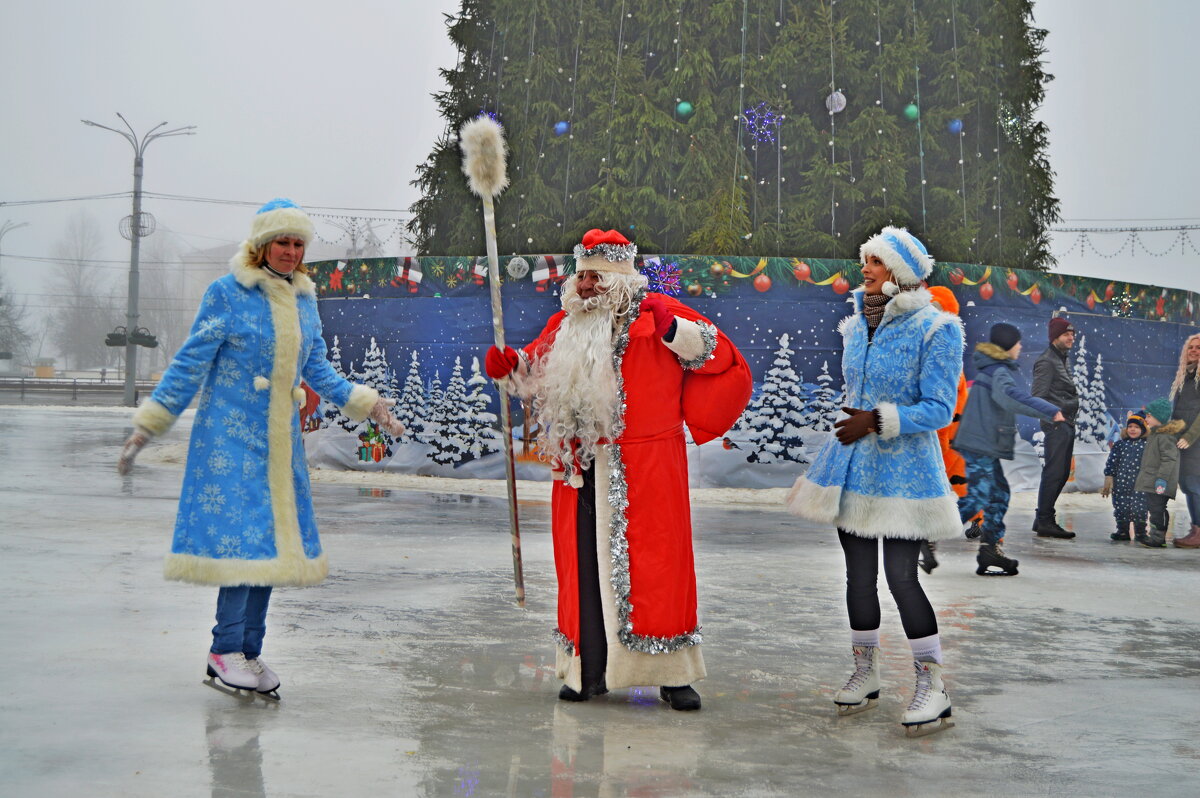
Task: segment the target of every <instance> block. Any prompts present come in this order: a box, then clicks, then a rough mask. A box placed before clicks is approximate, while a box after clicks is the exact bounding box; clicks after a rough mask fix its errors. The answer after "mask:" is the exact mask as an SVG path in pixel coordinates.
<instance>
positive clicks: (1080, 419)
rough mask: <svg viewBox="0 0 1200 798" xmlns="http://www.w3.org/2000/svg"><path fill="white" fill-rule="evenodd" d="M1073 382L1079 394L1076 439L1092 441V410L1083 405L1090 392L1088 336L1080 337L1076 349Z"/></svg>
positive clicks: (1072, 372)
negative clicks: (1086, 412)
mask: <svg viewBox="0 0 1200 798" xmlns="http://www.w3.org/2000/svg"><path fill="white" fill-rule="evenodd" d="M1071 381H1072V382H1074V383H1075V390H1076V392H1077V393H1078V394H1079V412H1078V413H1076V417H1075V439H1076V440H1078V441H1081V442H1082V441H1090V440H1091V439H1092V437H1091V428H1092V420H1091V418H1090V408H1084V404H1083V401H1084V398H1085V397H1086V396H1087V395H1088V391H1089V390H1090V386H1089V380H1088V362H1087V336H1086V335H1081V336H1079V344H1078V345H1077V346H1076V347H1075V362H1074V364H1073V365H1072V367H1071ZM1085 409H1087V410H1089V414H1088V415H1085V413H1084V411H1085ZM1085 431H1086V432H1085Z"/></svg>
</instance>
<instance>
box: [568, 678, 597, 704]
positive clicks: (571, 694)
mask: <svg viewBox="0 0 1200 798" xmlns="http://www.w3.org/2000/svg"><path fill="white" fill-rule="evenodd" d="M607 692H608V687H607V686H606V685H605V684H604V681H603V680H601V681H600V683H599V684H594V685H591V686H585V687H584V688H583V692H582V693H577V692H575V691H574V690H572V689H571V688H570V687H567V686H566V685H565V684H564V685H563V686H562V687H561V688H560V689H559V691H558V700H559V701H587V700H588V699H589V698H591V697H592V696H597V695H604V694H605V693H607Z"/></svg>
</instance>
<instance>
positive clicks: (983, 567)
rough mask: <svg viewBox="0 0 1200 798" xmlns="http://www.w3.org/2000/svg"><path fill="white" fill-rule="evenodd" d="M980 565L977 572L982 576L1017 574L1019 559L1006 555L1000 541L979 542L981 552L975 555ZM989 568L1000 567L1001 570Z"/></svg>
mask: <svg viewBox="0 0 1200 798" xmlns="http://www.w3.org/2000/svg"><path fill="white" fill-rule="evenodd" d="M975 562H976V563H978V567H977V568H976V569H975V573H977V574H979V575H980V576H1016V575H1017V561H1016V560H1014V559H1012V558H1011V557H1005V556H1004V552H1003V550H1001V548H1000V544H999V543H981V544H979V553H978V554H976V555H975ZM988 568H999V569H1000V570H999V571H989V570H988Z"/></svg>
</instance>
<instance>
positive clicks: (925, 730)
mask: <svg viewBox="0 0 1200 798" xmlns="http://www.w3.org/2000/svg"><path fill="white" fill-rule="evenodd" d="M913 666H914V667H915V668H916V671H917V689H916V692H914V693H913V698H912V701H910V702H909V704H908V709H907V710H906V711H905V713H904V714H903V715H902V716H901V718H900V722H901V723H902V724H903V725H904V733H905V734H907V735H908V736H909V737H924V736H925V735H926V734H933V733H934V732H940V731H942V730H943V729H952V728H954V723H953V722H952V721H950V720H949V718H950V696H949V695H947V694H946V685H944V684H943V683H942V666H941V665H939V664H937V663H936V662H913Z"/></svg>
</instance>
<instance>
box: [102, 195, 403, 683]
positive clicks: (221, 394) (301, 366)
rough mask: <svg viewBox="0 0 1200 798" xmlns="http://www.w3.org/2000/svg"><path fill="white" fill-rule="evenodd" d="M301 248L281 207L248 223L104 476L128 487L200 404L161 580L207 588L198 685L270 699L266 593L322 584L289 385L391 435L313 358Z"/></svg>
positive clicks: (364, 402) (291, 217) (296, 227)
mask: <svg viewBox="0 0 1200 798" xmlns="http://www.w3.org/2000/svg"><path fill="white" fill-rule="evenodd" d="M312 236H313V226H312V222H311V221H310V220H309V218H308V215H307V214H306V213H305V212H304V211H303V210H302V209H301V208H299V207H298V206H297V205H296V204H295V203H293V202H292V201H291V200H283V199H276V200H272V201H271V202H269V203H267V204H266V205H264V206H263V207H262V208H261V209H260V210H259V211H258V213H257V214H256V215H255V217H254V220H253V222H252V224H251V227H250V236H249V238H247V239H246V240H245V241H243V242H242V245H241V248H240V249H239V250H238V253H237V255H235V256H234V258H233V260H232V261H231V263H230V273H229V274H227V275H225V276H223V277H221V278H219V279H217V280H216V281H215V282H213V283H212V284H211V285H210V286H209V287H208V290H207V291H206V292H205V294H204V299H203V300H202V301H201V303H200V310H199V312H198V313H197V315H196V320H195V322H194V323H193V325H192V329H191V333H190V334H189V336H188V339H187V340H186V341H185V342H184V343H183V346H181V347H180V348H179V351H178V352H176V353H175V357H174V359H173V360H172V361H171V365H170V366H169V367H168V368H167V370H166V372H165V373H164V374H163V376H162V379H161V380H160V381H159V383H158V386H157V387H156V388H155V389H154V393H153V395H152V396H151V397H150V399H148V400H147V401H146V402H144V403H143V404H142V405H141V407H139V408H138V409H137V412H135V413H134V416H133V424H134V432H133V434H132V435H131V436H130V437H129V439H128V440H127V441H126V442H125V447H124V449H123V450H122V452H121V457H120V461H119V463H118V466H117V467H118V470H119V471H120V473H121V474H128V473H129V472H130V470H131V469H132V467H133V460H134V458H135V457H136V456H137V453H138V452H139V451H140V450H141V449H142V447H143V446H145V445H146V443H147V442H148V441H149V440H150V439H151V438H154V437H157V436H160V435H162V434H163V433H165V432H166V431H167V430H168V429H170V427H171V425H172V424H173V423H174V422H175V419H176V418H178V416H179V415H180V414H181V413H182V412H183V411H184V410H186V409H187V407H188V405H189V404H191V401H192V398H193V397H194V396H195V395H196V392H197V391H199V392H200V398H199V401H198V403H197V408H196V418H195V421H194V423H193V425H192V435H191V442H190V445H189V447H188V456H187V467H186V471H185V473H184V478H183V488H182V493H181V496H180V499H179V513H178V515H177V517H176V520H175V536H174V541H173V543H172V545H171V553H170V554H169V555H168V556H167V560H166V565H165V567H164V573H165V575H166V577H167V579H176V580H180V581H183V582H192V583H195V584H201V585H216V586H219V587H220V590H219V592H218V594H217V624H216V626H214V627H213V642H212V646H211V647H210V649H209V654H208V662H207V667H208V675H209V676H210V677H213V678H216V679H220V681H221V682H223V683H224V684H225V685H226V686H228V687H230V688H235V689H239V690H253V691H256V692H258V693H261V694H264V695H271V696H273V697H276V698H277V697H278V693H277V692H276V689H277V688H278V687H279V677H278V676H277V675H276V674H275V673H274V672H273V671H272V670H271V669H270V668H269V667H267V665H266V663H264V662H263V660H262V658H261V657H260V656H259V654H260V653H261V652H262V644H263V636H264V634H265V633H266V616H267V604H268V602H269V601H270V598H271V589H272V588H274V587H278V586H283V585H314V584H317V583H318V582H321V581H322V580H323V579H324V578H325V576H326V574H327V573H328V571H329V565H328V563H327V562H326V560H325V553H324V551H323V550H322V549H321V541H320V538H319V537H318V535H317V526H316V523H315V521H314V518H313V507H312V496H311V492H310V490H309V482H308V466H307V463H306V461H305V458H304V444H303V443H302V441H301V439H300V414H299V407H302V406H303V405H304V402H305V394H304V390H303V389H302V388H301V387H300V380H301V379H303V380H304V381H305V382H306V383H308V385H309V386H310V387H311V388H312V389H313V390H315V391H316V392H317V393H318V394H320V395H321V396H322V397H324V398H325V399H327V400H329V401H330V402H332V403H334V404H336V405H338V406H339V407H341V408H342V411H343V412H344V413H345V414H346V415H347V416H349V417H350V418H351V419H354V420H357V421H361V420H363V419H364V418H367V417H370V418H371V419H372V420H374V421H376V422H377V423H379V424H380V426H382V427H383V428H384V429H386V430H387V431H388V432H390V433H391V434H393V435H399V434H401V433H402V432H403V429H404V428H403V426H402V425H401V424H400V423H399V422H398V421H396V420H395V418H393V417H392V414H391V412H390V410H389V405H390V402H389V401H388V400H384V399H381V398H380V396H379V393H378V392H377V391H376V390H375V389H374V388H368V387H366V386H364V385H355V384H353V383H350V382H347V381H346V380H345V379H344V378H343V377H342V376H341V375H339V374H338V373H337V372H336V371H334V369H333V367H332V366H331V365H330V364H329V361H328V360H326V358H325V342H324V340H323V339H322V338H321V319H320V316H318V315H317V301H316V287H315V285H314V284H313V281H312V280H310V279H309V277H308V274H307V272H306V270H305V268H304V264H303V260H304V249H305V247H306V246H307V245H308V242H309V241H310V240H311V239H312ZM210 683H212V684H213V686H216V685H215V683H213V682H210Z"/></svg>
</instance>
